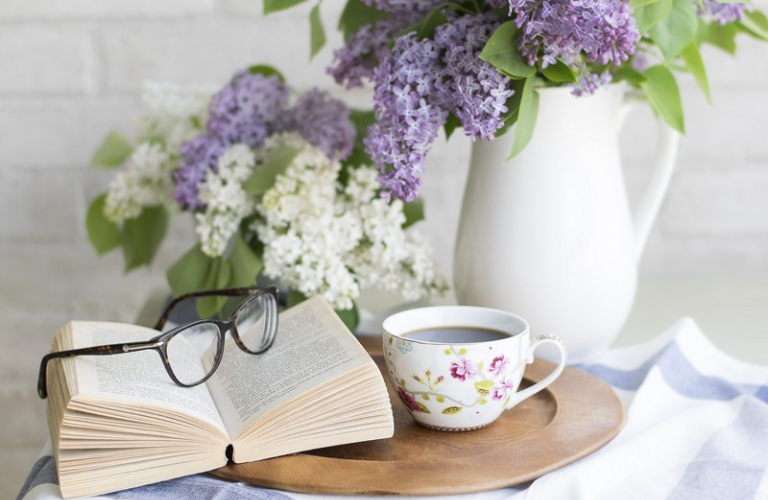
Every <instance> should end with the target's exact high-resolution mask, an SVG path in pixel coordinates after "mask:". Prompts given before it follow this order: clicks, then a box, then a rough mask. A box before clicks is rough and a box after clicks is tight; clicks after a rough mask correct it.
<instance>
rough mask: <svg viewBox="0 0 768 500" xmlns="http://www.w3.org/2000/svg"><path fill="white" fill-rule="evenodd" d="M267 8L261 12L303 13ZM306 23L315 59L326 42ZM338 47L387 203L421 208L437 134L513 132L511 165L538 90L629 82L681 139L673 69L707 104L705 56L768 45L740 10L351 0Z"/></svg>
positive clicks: (751, 15) (616, 2)
mask: <svg viewBox="0 0 768 500" xmlns="http://www.w3.org/2000/svg"><path fill="white" fill-rule="evenodd" d="M304 1H306V0H298V1H292V2H284V3H282V4H281V3H279V2H265V12H271V11H274V10H280V9H283V8H287V7H290V6H292V5H296V4H298V3H302V2H304ZM319 7H320V3H319V2H318V4H317V5H316V6H315V7H314V8H313V9H312V11H311V13H310V27H311V30H312V37H311V40H312V41H313V45H312V53H313V54H314V53H316V52H317V51H318V50H320V48H321V47H322V45H323V43H324V40H325V36H324V29H323V26H322V23H321V21H320V19H321V18H320V15H319ZM339 28H340V29H341V31H342V32H343V34H344V39H345V44H344V46H343V47H341V48H339V49H337V50H336V51H335V52H334V61H333V63H332V65H331V66H330V67H329V68H328V71H329V73H330V74H331V75H332V76H333V77H334V78H335V80H336V81H337V82H338V83H339V84H341V85H344V86H346V87H347V88H352V87H357V86H361V85H363V84H364V83H365V82H371V83H372V84H373V88H374V110H375V113H376V121H375V123H374V124H372V125H371V127H370V130H369V133H368V136H367V138H366V141H365V147H366V152H367V153H368V154H369V155H370V157H371V158H372V159H373V161H374V162H375V164H376V165H377V167H378V168H379V170H380V176H379V180H380V181H381V183H382V185H383V186H384V189H385V190H386V191H387V193H389V194H391V195H394V196H396V197H398V198H401V199H403V200H406V201H410V200H413V199H415V198H416V196H417V195H418V190H419V186H420V183H421V178H420V175H421V174H422V172H423V170H424V160H425V157H426V155H427V153H428V152H429V149H430V147H431V144H432V143H433V141H434V140H435V138H436V137H437V135H438V133H439V131H440V129H441V127H442V128H444V130H445V134H446V136H450V135H451V133H452V132H453V131H454V130H455V129H456V128H459V127H461V128H462V129H463V130H464V133H465V134H466V135H467V136H469V137H470V138H472V140H477V139H482V140H493V138H494V137H495V136H498V135H500V134H502V133H504V132H505V131H506V130H507V128H508V127H510V126H511V125H513V124H515V125H516V128H515V135H514V140H513V146H512V151H511V153H510V157H513V156H515V155H516V154H518V153H519V152H520V151H521V150H522V149H523V148H524V147H525V146H526V144H527V143H528V141H529V140H530V138H531V136H532V133H533V128H534V126H535V123H536V116H537V112H538V99H539V97H538V93H537V91H536V89H537V88H540V87H542V86H570V87H571V88H572V91H573V93H574V94H575V95H576V96H586V95H589V94H592V93H594V92H595V91H596V90H597V89H598V88H599V87H601V86H603V85H607V84H609V83H611V82H620V81H626V82H628V85H630V86H632V87H634V88H636V89H638V90H639V91H641V92H643V93H644V94H645V95H646V96H647V100H648V101H649V102H650V104H651V105H652V107H653V109H654V111H655V113H656V114H658V115H659V116H661V118H663V119H664V120H665V121H666V122H667V123H668V124H669V125H670V126H671V127H673V128H675V129H677V130H679V131H680V132H684V120H683V111H682V105H681V100H680V93H679V89H678V86H677V83H676V79H675V75H674V72H673V71H686V72H689V73H692V74H693V76H694V78H695V80H696V82H697V83H698V84H699V86H700V87H701V88H702V90H703V91H704V93H705V94H706V96H707V98H708V99H709V84H708V80H707V74H706V71H705V68H704V63H703V61H702V57H701V53H700V46H701V45H702V44H704V43H707V44H711V45H714V46H716V47H719V48H721V49H723V50H725V51H727V52H729V53H733V52H734V51H735V48H736V45H735V37H736V36H737V35H738V34H739V33H745V34H747V35H750V36H752V37H755V38H758V39H760V40H768V20H767V19H766V17H765V16H764V15H763V14H762V13H760V12H758V11H757V10H755V9H753V8H752V7H751V6H750V5H749V4H748V3H742V2H739V1H738V0H735V1H734V0H471V1H458V2H443V1H439V0H347V3H346V6H345V8H344V10H343V12H342V14H341V18H340V19H339Z"/></svg>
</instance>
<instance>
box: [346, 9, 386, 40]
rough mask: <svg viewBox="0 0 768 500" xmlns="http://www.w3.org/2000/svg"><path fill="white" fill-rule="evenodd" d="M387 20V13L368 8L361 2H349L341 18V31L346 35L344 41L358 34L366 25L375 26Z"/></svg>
mask: <svg viewBox="0 0 768 500" xmlns="http://www.w3.org/2000/svg"><path fill="white" fill-rule="evenodd" d="M386 18H387V13H386V12H383V11H380V10H378V9H376V8H375V7H374V6H373V5H371V6H368V5H366V4H364V3H363V2H362V1H361V0H349V1H348V2H347V5H346V6H345V7H344V11H342V13H341V16H340V17H339V26H338V28H339V31H341V32H342V33H343V34H344V40H347V39H348V38H349V37H351V36H352V35H354V34H355V33H357V32H358V31H359V30H360V28H362V27H363V26H365V25H366V24H373V23H375V22H376V21H381V20H383V19H386Z"/></svg>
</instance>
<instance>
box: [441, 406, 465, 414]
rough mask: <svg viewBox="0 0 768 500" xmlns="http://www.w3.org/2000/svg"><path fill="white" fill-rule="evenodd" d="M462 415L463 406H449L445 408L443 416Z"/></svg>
mask: <svg viewBox="0 0 768 500" xmlns="http://www.w3.org/2000/svg"><path fill="white" fill-rule="evenodd" d="M457 413H461V406H448V407H446V408H443V415H456V414H457Z"/></svg>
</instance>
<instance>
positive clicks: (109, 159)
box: [91, 130, 133, 168]
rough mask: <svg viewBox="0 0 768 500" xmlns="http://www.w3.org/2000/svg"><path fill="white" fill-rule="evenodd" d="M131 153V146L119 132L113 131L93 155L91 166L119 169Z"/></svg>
mask: <svg viewBox="0 0 768 500" xmlns="http://www.w3.org/2000/svg"><path fill="white" fill-rule="evenodd" d="M131 153H133V146H131V143H130V142H128V139H126V138H125V137H124V136H123V135H122V134H121V133H120V132H117V131H115V130H113V131H112V132H110V133H109V135H107V137H105V138H104V141H102V143H101V146H99V148H98V149H97V150H96V152H95V153H94V154H93V158H91V164H92V165H95V166H97V167H106V168H111V167H119V166H120V165H122V164H123V163H125V160H127V159H128V157H129V156H131Z"/></svg>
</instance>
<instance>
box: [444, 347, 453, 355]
mask: <svg viewBox="0 0 768 500" xmlns="http://www.w3.org/2000/svg"><path fill="white" fill-rule="evenodd" d="M443 352H444V353H445V355H446V356H450V355H451V352H452V351H451V350H450V349H446V350H445V351H443Z"/></svg>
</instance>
